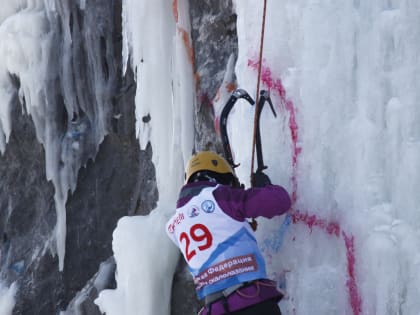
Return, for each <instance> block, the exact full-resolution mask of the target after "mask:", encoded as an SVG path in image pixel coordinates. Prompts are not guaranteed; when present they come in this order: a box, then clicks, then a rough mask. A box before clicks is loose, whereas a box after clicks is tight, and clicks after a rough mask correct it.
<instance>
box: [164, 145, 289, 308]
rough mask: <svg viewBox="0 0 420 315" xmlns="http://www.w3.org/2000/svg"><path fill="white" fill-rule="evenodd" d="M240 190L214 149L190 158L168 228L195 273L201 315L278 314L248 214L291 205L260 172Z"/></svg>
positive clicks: (266, 214) (267, 214)
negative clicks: (249, 183) (248, 184)
mask: <svg viewBox="0 0 420 315" xmlns="http://www.w3.org/2000/svg"><path fill="white" fill-rule="evenodd" d="M253 183H254V187H253V188H250V189H242V188H240V187H239V182H238V179H237V177H236V175H235V173H234V171H233V169H232V167H231V166H230V165H229V163H228V162H227V161H226V160H225V159H224V158H223V157H221V156H220V155H218V154H216V153H214V152H212V151H202V152H199V153H197V154H195V155H193V156H192V158H191V159H190V161H189V162H188V164H187V167H186V171H185V185H184V186H183V187H182V189H181V192H180V195H179V199H178V201H177V208H176V213H175V214H174V215H173V216H172V218H171V219H170V220H169V221H168V223H167V224H166V232H167V234H168V235H169V237H170V238H171V239H172V241H173V242H174V243H175V244H176V246H178V247H179V249H180V250H181V252H182V254H183V256H184V258H185V261H186V262H187V264H188V266H189V270H190V272H191V274H192V276H193V279H194V283H195V286H196V293H197V295H198V298H199V299H200V300H202V301H203V303H204V307H203V308H202V309H201V311H200V313H199V314H201V315H210V314H211V315H219V314H238V315H239V314H241V315H251V314H252V315H279V314H281V313H280V309H279V307H278V302H279V300H280V299H281V298H282V294H281V293H280V292H279V291H278V290H277V288H276V284H275V282H274V281H271V280H269V279H267V274H266V270H265V262H264V258H263V256H262V254H261V252H260V250H259V248H258V245H257V241H256V239H255V237H254V233H253V231H252V229H251V227H250V225H249V223H248V221H247V218H256V217H258V216H263V217H266V218H272V217H274V216H276V215H280V214H283V213H285V212H286V211H287V210H288V209H289V208H290V205H291V201H290V197H289V194H288V193H287V191H286V190H285V189H284V188H283V187H281V186H278V185H272V184H271V182H270V179H269V178H268V176H267V175H266V174H264V173H263V172H257V173H256V174H254V176H253Z"/></svg>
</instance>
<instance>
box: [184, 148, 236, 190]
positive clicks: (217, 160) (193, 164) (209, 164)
mask: <svg viewBox="0 0 420 315" xmlns="http://www.w3.org/2000/svg"><path fill="white" fill-rule="evenodd" d="M198 181H210V182H215V183H218V184H222V185H230V186H234V187H237V186H239V181H238V178H237V177H236V175H235V172H234V171H233V168H232V167H231V166H230V165H229V163H228V162H227V161H226V160H225V159H224V158H223V157H222V156H220V155H219V154H217V153H215V152H213V151H201V152H198V153H196V154H194V155H193V156H192V157H191V159H190V160H189V161H188V164H187V167H186V168H185V183H193V182H198Z"/></svg>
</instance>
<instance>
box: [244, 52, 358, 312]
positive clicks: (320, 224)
mask: <svg viewBox="0 0 420 315" xmlns="http://www.w3.org/2000/svg"><path fill="white" fill-rule="evenodd" d="M248 66H249V67H251V68H252V69H255V70H257V69H258V60H248ZM261 81H262V83H263V84H264V85H265V86H266V88H268V89H269V90H270V91H271V90H274V91H275V92H276V93H277V94H278V95H279V97H280V100H281V102H282V104H283V106H284V108H285V109H286V110H287V112H288V113H289V123H288V125H289V130H290V135H291V140H292V175H291V183H292V202H293V205H294V204H295V203H296V200H297V188H298V184H297V168H298V160H299V155H300V153H301V152H302V149H301V148H300V147H299V146H298V139H299V126H298V124H297V121H296V107H295V105H294V104H293V102H292V101H291V100H289V99H288V98H287V96H286V89H285V88H284V86H283V83H282V81H281V79H280V78H276V77H274V76H273V74H272V71H271V69H270V68H269V67H267V66H266V65H264V64H263V65H262V67H261ZM292 207H293V208H294V206H292ZM290 215H291V216H292V222H293V223H295V224H296V223H302V224H304V225H306V226H307V227H308V228H309V229H310V230H311V231H312V230H313V228H314V227H317V228H319V229H321V230H322V231H324V232H325V233H327V234H329V235H332V236H336V237H337V238H340V236H341V237H342V238H343V240H344V245H345V247H346V257H347V282H346V286H347V289H348V294H349V302H350V305H351V308H352V310H353V315H360V314H362V298H361V295H360V293H359V288H358V286H357V281H356V272H355V266H356V258H355V249H354V236H353V235H348V234H347V233H345V232H344V231H342V229H341V227H340V225H339V223H338V222H335V221H328V220H326V219H322V218H318V217H317V216H316V215H315V214H312V215H309V214H308V213H303V212H301V211H299V210H296V209H293V210H292V211H291V213H290ZM340 232H341V234H340Z"/></svg>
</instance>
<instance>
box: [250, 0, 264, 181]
mask: <svg viewBox="0 0 420 315" xmlns="http://www.w3.org/2000/svg"><path fill="white" fill-rule="evenodd" d="M266 11H267V0H264V8H263V17H262V25H261V38H260V53H259V60H258V78H257V94H256V96H255V115H254V133H253V137H252V155H251V185H252V174H254V160H255V144H256V138H257V124H258V115H257V113H258V102H259V97H260V81H261V68H262V57H263V49H264V32H265V16H266Z"/></svg>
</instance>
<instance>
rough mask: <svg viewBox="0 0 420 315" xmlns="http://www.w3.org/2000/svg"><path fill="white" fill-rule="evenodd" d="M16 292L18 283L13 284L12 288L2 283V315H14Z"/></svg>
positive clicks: (0, 310)
mask: <svg viewBox="0 0 420 315" xmlns="http://www.w3.org/2000/svg"><path fill="white" fill-rule="evenodd" d="M16 291H17V285H16V283H12V285H11V286H10V287H6V286H4V284H3V283H1V282H0V314H2V315H12V311H13V308H14V306H15V303H16V300H15V294H16Z"/></svg>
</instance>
